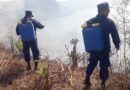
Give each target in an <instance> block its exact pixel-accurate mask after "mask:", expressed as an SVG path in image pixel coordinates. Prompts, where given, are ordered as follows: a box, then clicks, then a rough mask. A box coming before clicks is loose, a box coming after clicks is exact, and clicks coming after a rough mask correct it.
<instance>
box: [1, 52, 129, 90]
mask: <svg viewBox="0 0 130 90" xmlns="http://www.w3.org/2000/svg"><path fill="white" fill-rule="evenodd" d="M3 54H4V51H1V52H0V72H1V73H0V90H82V89H83V80H84V77H85V73H84V71H85V69H84V68H77V69H74V70H73V71H70V70H69V68H68V67H67V66H66V65H62V64H61V63H59V62H58V61H57V60H43V62H44V63H46V64H47V66H48V67H47V68H46V72H45V75H42V76H41V74H39V73H36V72H34V71H33V70H31V71H26V64H25V62H24V61H23V59H22V58H18V57H13V58H9V57H10V53H6V55H5V57H3ZM2 62H4V63H2ZM32 65H33V62H32ZM41 65H42V63H41ZM43 65H44V64H43ZM98 72H99V71H98V70H97V69H96V70H95V71H94V73H93V75H92V77H91V82H92V87H91V90H100V89H99V88H100V79H99V75H98ZM107 90H130V77H129V76H128V75H127V74H121V73H111V74H110V78H109V80H108V82H107Z"/></svg>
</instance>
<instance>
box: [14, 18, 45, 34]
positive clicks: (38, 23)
mask: <svg viewBox="0 0 130 90" xmlns="http://www.w3.org/2000/svg"><path fill="white" fill-rule="evenodd" d="M20 22H21V23H27V22H28V20H27V18H26V17H24V18H23V19H22V20H21V21H20ZM31 22H32V23H33V26H34V29H35V33H36V29H37V28H39V29H42V28H44V25H42V24H41V23H40V22H38V21H36V20H34V19H32V20H31ZM19 24H20V23H18V24H17V26H16V34H17V35H20V32H19V28H18V25H19Z"/></svg>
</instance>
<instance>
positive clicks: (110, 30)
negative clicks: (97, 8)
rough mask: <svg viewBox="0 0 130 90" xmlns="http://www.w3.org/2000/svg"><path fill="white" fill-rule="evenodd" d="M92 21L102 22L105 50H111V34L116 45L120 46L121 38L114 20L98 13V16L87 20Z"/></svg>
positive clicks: (89, 22)
mask: <svg viewBox="0 0 130 90" xmlns="http://www.w3.org/2000/svg"><path fill="white" fill-rule="evenodd" d="M91 23H100V24H101V27H102V30H103V35H104V44H105V49H104V50H105V51H107V52H110V49H111V45H110V38H109V35H111V36H112V40H113V43H114V45H115V47H116V48H119V44H120V38H119V34H118V31H117V28H116V26H115V23H114V21H113V20H111V19H109V18H107V17H105V16H103V15H97V16H96V17H94V18H92V19H90V20H89V21H87V24H91Z"/></svg>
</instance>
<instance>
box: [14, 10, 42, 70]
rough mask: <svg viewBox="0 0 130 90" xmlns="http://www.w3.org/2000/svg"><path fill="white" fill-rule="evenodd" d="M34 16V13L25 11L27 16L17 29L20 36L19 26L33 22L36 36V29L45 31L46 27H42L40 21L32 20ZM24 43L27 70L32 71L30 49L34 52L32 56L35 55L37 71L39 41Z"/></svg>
mask: <svg viewBox="0 0 130 90" xmlns="http://www.w3.org/2000/svg"><path fill="white" fill-rule="evenodd" d="M32 17H33V14H32V11H25V16H24V18H23V19H21V20H20V22H19V23H18V24H17V27H16V34H17V35H20V31H19V27H18V26H19V25H20V24H21V23H22V24H26V23H28V22H32V24H33V26H34V30H35V34H36V29H37V28H38V29H43V28H44V25H42V24H41V23H39V22H38V21H36V20H35V19H33V18H32ZM25 33H26V32H25ZM22 43H23V54H24V59H25V61H26V63H27V70H31V64H30V59H31V57H30V48H31V50H32V54H33V60H34V62H35V68H34V70H36V69H37V66H38V62H39V49H38V46H37V39H34V40H31V41H22Z"/></svg>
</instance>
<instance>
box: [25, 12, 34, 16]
mask: <svg viewBox="0 0 130 90" xmlns="http://www.w3.org/2000/svg"><path fill="white" fill-rule="evenodd" d="M25 16H26V17H29V16H32V17H33V14H32V11H25Z"/></svg>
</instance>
